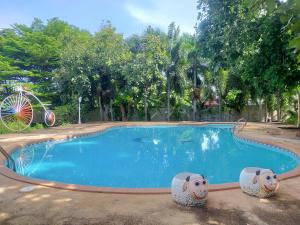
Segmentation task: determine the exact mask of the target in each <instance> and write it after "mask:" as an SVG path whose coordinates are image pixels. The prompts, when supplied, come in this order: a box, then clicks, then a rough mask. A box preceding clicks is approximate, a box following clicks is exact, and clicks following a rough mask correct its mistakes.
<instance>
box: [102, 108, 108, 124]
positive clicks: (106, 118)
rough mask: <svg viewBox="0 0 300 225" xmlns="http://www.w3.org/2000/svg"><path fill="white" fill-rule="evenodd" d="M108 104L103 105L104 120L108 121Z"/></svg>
mask: <svg viewBox="0 0 300 225" xmlns="http://www.w3.org/2000/svg"><path fill="white" fill-rule="evenodd" d="M108 111H109V110H108V106H107V105H104V118H103V119H104V121H108Z"/></svg>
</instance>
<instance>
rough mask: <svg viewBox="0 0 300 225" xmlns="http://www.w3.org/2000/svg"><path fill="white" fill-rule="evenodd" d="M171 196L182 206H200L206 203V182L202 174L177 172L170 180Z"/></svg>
mask: <svg viewBox="0 0 300 225" xmlns="http://www.w3.org/2000/svg"><path fill="white" fill-rule="evenodd" d="M171 193H172V197H173V199H174V201H175V202H177V203H179V204H181V205H184V206H202V205H204V204H205V203H206V200H207V194H208V182H207V180H206V179H205V177H204V176H203V175H200V174H195V173H179V174H177V175H176V176H175V177H174V178H173V180H172V187H171Z"/></svg>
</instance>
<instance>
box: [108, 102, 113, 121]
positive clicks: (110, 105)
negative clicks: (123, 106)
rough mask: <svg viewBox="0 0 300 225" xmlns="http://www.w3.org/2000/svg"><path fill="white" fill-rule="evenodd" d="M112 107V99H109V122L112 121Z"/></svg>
mask: <svg viewBox="0 0 300 225" xmlns="http://www.w3.org/2000/svg"><path fill="white" fill-rule="evenodd" d="M112 105H113V101H112V99H110V101H109V111H110V120H111V121H114V112H113V107H112Z"/></svg>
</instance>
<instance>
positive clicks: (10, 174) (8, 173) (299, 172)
mask: <svg viewBox="0 0 300 225" xmlns="http://www.w3.org/2000/svg"><path fill="white" fill-rule="evenodd" d="M210 124H234V123H232V122H227V123H226V122H222V123H219V122H215V123H212V122H198V123H194V122H192V123H191V122H188V123H166V122H165V123H160V122H151V123H147V122H142V123H133V124H131V123H124V124H118V123H116V124H113V125H109V126H106V127H102V128H99V129H97V130H93V131H87V132H84V133H78V134H72V135H64V136H63V135H62V136H63V137H59V138H54V137H52V138H44V139H42V140H33V141H29V142H27V143H26V144H25V145H20V144H16V145H15V146H13V148H11V149H5V150H6V151H7V152H8V153H9V154H11V153H12V152H13V151H15V150H17V149H18V148H20V147H26V146H29V145H32V144H38V143H42V142H47V141H57V140H66V139H71V138H77V137H83V136H88V135H92V134H97V133H102V132H104V131H106V130H108V129H111V128H114V127H127V126H160V125H169V126H172V125H173V126H181V125H182V126H187V125H193V126H207V125H210ZM246 129H247V128H246ZM233 131H234V135H235V136H236V137H237V138H239V139H241V140H243V141H246V142H254V143H259V144H263V145H268V146H271V147H275V148H279V149H280V150H281V151H288V152H291V153H293V154H295V155H296V156H298V157H299V158H300V153H298V152H297V150H296V149H294V148H293V147H291V146H288V145H286V144H285V143H283V142H274V141H271V140H261V139H259V138H258V137H255V138H253V137H251V138H249V137H246V136H245V135H243V134H242V133H240V132H238V131H236V130H235V129H233ZM0 157H1V156H0ZM0 174H1V175H3V176H5V177H7V178H10V179H13V180H16V181H20V182H24V183H27V184H33V185H40V186H45V187H52V188H57V189H64V190H70V191H81V192H95V193H111V194H170V193H171V189H170V188H114V187H97V186H85V185H78V184H69V183H62V182H55V181H50V180H42V179H36V178H34V179H32V178H30V177H27V176H22V175H19V174H17V173H16V172H14V171H12V170H11V169H9V168H7V167H6V165H5V159H3V158H2V160H1V162H0ZM298 176H300V165H298V167H296V168H295V169H293V170H291V171H288V172H286V173H282V174H280V175H279V176H278V177H279V180H280V181H282V180H286V179H291V178H294V177H298ZM239 188H240V185H239V183H238V182H232V183H223V184H210V185H209V191H210V192H213V191H222V190H230V189H239Z"/></svg>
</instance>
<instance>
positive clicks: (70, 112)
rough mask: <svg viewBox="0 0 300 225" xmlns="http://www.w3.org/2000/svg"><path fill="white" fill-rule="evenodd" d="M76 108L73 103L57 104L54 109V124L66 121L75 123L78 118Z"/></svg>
mask: <svg viewBox="0 0 300 225" xmlns="http://www.w3.org/2000/svg"><path fill="white" fill-rule="evenodd" d="M77 111H78V109H77V105H75V104H66V105H61V106H57V107H55V109H54V113H55V117H56V122H55V124H56V125H62V124H66V123H76V122H77V120H78V112H77Z"/></svg>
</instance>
